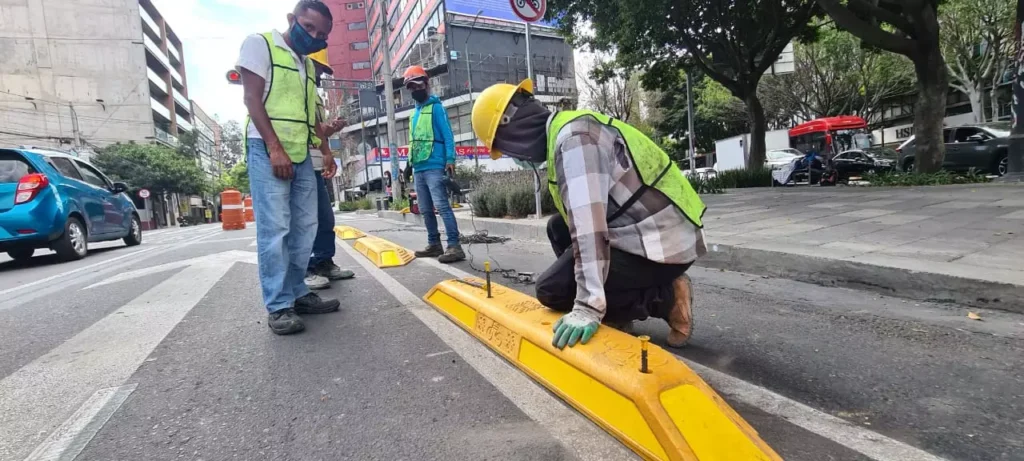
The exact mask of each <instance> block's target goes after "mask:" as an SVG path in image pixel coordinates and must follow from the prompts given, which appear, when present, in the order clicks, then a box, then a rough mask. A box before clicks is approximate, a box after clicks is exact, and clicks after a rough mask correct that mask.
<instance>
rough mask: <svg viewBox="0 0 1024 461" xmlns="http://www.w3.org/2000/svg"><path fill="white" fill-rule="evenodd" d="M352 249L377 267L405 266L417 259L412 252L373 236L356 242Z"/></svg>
mask: <svg viewBox="0 0 1024 461" xmlns="http://www.w3.org/2000/svg"><path fill="white" fill-rule="evenodd" d="M352 247H353V248H355V249H356V251H358V252H360V253H362V254H363V255H364V256H366V257H367V258H369V259H370V261H373V263H374V264H376V265H377V267H395V266H404V265H406V264H409V263H410V262H412V260H413V259H416V256H415V255H413V253H412V252H411V251H409V250H407V249H405V248H403V247H400V246H398V245H395V244H394V243H391V242H389V241H387V240H384V239H382V238H380V237H374V236H372V235H368V236H366V237H362V238H360V239H359V240H356V243H355V244H353V245H352Z"/></svg>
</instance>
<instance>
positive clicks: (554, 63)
mask: <svg viewBox="0 0 1024 461" xmlns="http://www.w3.org/2000/svg"><path fill="white" fill-rule="evenodd" d="M367 6H368V7H367V10H366V14H367V18H366V20H367V24H369V26H370V38H369V45H370V59H371V62H372V70H373V76H374V77H373V79H374V81H375V82H378V86H377V92H378V94H379V98H380V102H379V106H378V107H376V108H375V107H372V106H377V104H374V103H372V102H371V103H367V102H366V101H365V100H364V102H363V103H362V106H363V110H362V114H361V115H362V117H363V120H364V121H363V123H359V122H358V120H350V124H349V126H348V127H346V128H345V129H344V130H343V131H342V133H343V135H346V136H350V137H351V138H352V142H349V143H346V144H347V145H353V146H358V147H357V148H355V149H352V152H345V154H346V155H347V156H348V158H346V160H345V162H346V163H345V165H346V169H349V168H351V170H352V171H353V173H355V172H356V171H358V170H362V173H361V174H352V175H349V176H351V177H352V179H351V180H350V181H349V184H348V185H349V186H362V187H365V184H366V183H367V182H369V183H370V189H379V188H380V178H381V176H382V174H383V172H382V170H386V169H387V167H388V162H389V158H390V157H389V155H388V152H386V151H384V150H379V149H377V147H384V146H387V145H388V139H387V133H386V117H385V111H384V109H383V107H385V106H384V104H392V105H393V106H394V107H395V111H396V122H397V125H396V131H397V133H396V137H397V139H395V144H396V145H398V146H400V148H399V158H400V159H401V160H402V164H403V166H404V160H405V159H404V155H403V153H404V151H403V150H402V149H401V146H405V145H406V144H408V139H409V119H410V117H411V116H412V113H413V110H414V106H415V104H414V102H413V100H412V98H411V96H410V95H409V93H408V92H407V91H406V90H405V89H404V88H403V87H402V81H401V75H402V73H403V72H404V71H405V69H406V68H408V67H409V66H412V65H420V66H423V67H424V68H425V69H427V73H428V74H429V76H430V85H431V90H432V92H433V93H434V94H436V95H438V97H440V98H441V100H442V104H443V105H444V106H445V109H446V110H447V112H448V118H449V121H450V123H451V126H452V131H453V132H454V134H455V141H456V145H457V146H458V155H459V162H460V163H466V162H469V163H467V164H471V165H475V164H479V165H480V166H482V167H485V168H486V169H487V170H488V171H502V170H510V169H518V168H520V167H519V165H517V164H515V163H514V162H513V161H511V160H510V159H502V160H499V161H492V160H490V158H489V156H487V155H486V152H483V149H482V148H478V147H477V144H478V142H477V139H476V137H475V135H474V134H473V131H472V126H471V123H470V114H471V111H472V101H473V100H474V99H475V98H476V97H477V96H479V93H480V92H481V91H483V90H484V89H485V88H487V87H488V86H490V85H492V84H494V83H499V82H509V83H518V82H519V81H521V80H522V79H524V78H526V77H527V66H526V55H527V53H526V41H525V26H524V23H522V22H521V21H519V20H518V19H516V18H515V16H513V14H512V12H511V8H510V7H508V6H507V5H504V4H503V6H496V5H492V4H490V3H486V4H483V3H479V2H473V1H471V0H398V1H391V2H388V6H387V11H383V5H382V4H381V3H380V2H373V3H371V4H369V5H367ZM385 17H386V18H387V21H386V24H388V27H389V30H390V31H391V32H390V37H389V43H387V44H384V43H382V42H383V40H382V39H381V26H382V25H383V24H385V21H384V18H385ZM335 27H337V25H336V26H335ZM530 45H531V46H530V48H531V50H530V51H531V55H532V61H533V62H532V64H533V73H534V80H535V83H536V88H535V90H536V94H537V97H538V99H540V100H541V101H544V102H545V103H548V104H549V105H551V106H556V105H557V106H563V107H564V106H573V105H574V104H575V101H576V99H577V90H576V79H575V63H574V61H573V50H572V48H571V47H570V46H569V45H568V44H567V43H566V42H565V40H564V39H563V38H562V37H561V36H560V35H559V34H558V31H557V30H556V29H555V28H553V27H550V26H549V25H546V24H535V25H533V26H531V44H530ZM385 46H386V48H385ZM385 49H387V50H389V52H390V56H391V69H392V75H391V77H392V78H393V80H394V83H395V85H394V87H395V92H394V94H391V95H384V94H382V93H383V84H382V83H381V82H382V79H383V78H385V76H384V75H382V70H381V69H382V67H383V63H384V59H385V52H384V50H385ZM358 99H359V98H351V97H350V98H347V99H346V101H348V102H349V103H350V104H358V103H357V101H358ZM364 99H365V98H364ZM355 113H356V114H359V111H358V110H356V111H355ZM364 139H365V145H364V144H363V140H364ZM364 152H365V154H364ZM352 155H355V156H356V159H354V162H356V163H358V164H357V165H354V166H350V165H351V163H352V162H353V159H352V158H351V156H352ZM359 157H363V158H359ZM381 160H383V168H382V167H381ZM367 180H368V181H367Z"/></svg>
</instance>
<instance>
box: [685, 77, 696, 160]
mask: <svg viewBox="0 0 1024 461" xmlns="http://www.w3.org/2000/svg"><path fill="white" fill-rule="evenodd" d="M686 121H687V123H688V124H689V128H688V132H687V136H686V137H687V138H688V139H689V140H690V174H694V171H695V170H696V169H697V164H696V155H697V154H696V151H695V150H694V147H693V146H694V140H693V137H694V133H693V87H692V86H691V85H690V73H689V72H687V73H686Z"/></svg>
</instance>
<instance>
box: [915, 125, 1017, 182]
mask: <svg viewBox="0 0 1024 461" xmlns="http://www.w3.org/2000/svg"><path fill="white" fill-rule="evenodd" d="M942 137H943V139H944V140H945V144H946V158H945V160H943V161H942V168H943V169H945V170H950V171H967V170H969V169H971V168H974V169H975V170H977V171H979V172H984V173H990V174H997V175H999V176H1002V175H1004V174H1006V150H1007V147H1008V146H1009V144H1010V124H1009V123H1002V122H1001V123H982V124H977V125H967V126H958V127H954V128H946V129H944V130H942ZM916 145H917V143H916V142H915V141H914V140H911V141H910V142H908V143H907V145H906V146H903V149H901V150H900V155H899V165H900V166H901V167H902V168H903V171H913V169H914V153H915V151H916V149H915V147H916Z"/></svg>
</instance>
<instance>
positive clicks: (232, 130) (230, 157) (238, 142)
mask: <svg viewBox="0 0 1024 461" xmlns="http://www.w3.org/2000/svg"><path fill="white" fill-rule="evenodd" d="M244 139H245V138H244V137H243V135H242V126H241V125H239V123H238V122H236V121H234V120H229V121H228V122H227V123H225V124H224V125H223V126H222V127H221V137H220V142H221V149H223V159H222V162H223V163H224V168H231V167H233V166H235V165H237V164H239V163H243V162H244V157H245V146H244V145H242V144H243V142H244Z"/></svg>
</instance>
